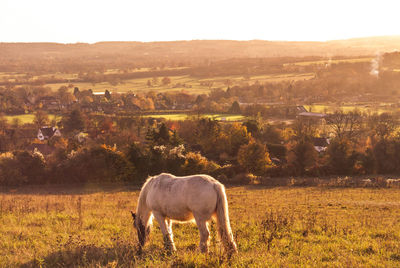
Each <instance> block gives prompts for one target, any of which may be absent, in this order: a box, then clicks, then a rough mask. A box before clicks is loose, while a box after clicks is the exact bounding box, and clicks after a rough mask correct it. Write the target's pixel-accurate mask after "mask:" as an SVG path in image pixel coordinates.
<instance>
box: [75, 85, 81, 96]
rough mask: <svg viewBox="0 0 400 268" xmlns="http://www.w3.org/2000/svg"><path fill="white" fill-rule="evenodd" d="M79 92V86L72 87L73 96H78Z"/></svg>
mask: <svg viewBox="0 0 400 268" xmlns="http://www.w3.org/2000/svg"><path fill="white" fill-rule="evenodd" d="M79 93H80V91H79V88H78V87H75V88H74V96H75V97H76V98H78V97H79Z"/></svg>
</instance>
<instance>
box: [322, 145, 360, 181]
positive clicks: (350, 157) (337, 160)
mask: <svg viewBox="0 0 400 268" xmlns="http://www.w3.org/2000/svg"><path fill="white" fill-rule="evenodd" d="M353 148H354V146H352V144H351V143H350V141H348V140H347V139H344V138H343V139H335V140H333V141H332V142H331V143H330V144H329V147H328V150H327V156H328V166H329V169H330V172H331V174H336V175H349V174H352V173H353V168H354V164H355V163H356V158H357V157H356V156H357V154H356V153H355V152H354V150H353Z"/></svg>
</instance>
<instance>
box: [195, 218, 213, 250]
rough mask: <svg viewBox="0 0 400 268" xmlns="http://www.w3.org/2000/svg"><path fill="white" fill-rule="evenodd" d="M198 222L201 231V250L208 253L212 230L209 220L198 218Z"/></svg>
mask: <svg viewBox="0 0 400 268" xmlns="http://www.w3.org/2000/svg"><path fill="white" fill-rule="evenodd" d="M195 220H196V224H197V227H198V228H199V232H200V251H201V252H202V253H208V238H209V237H210V231H209V230H208V226H207V221H205V220H202V219H199V218H196V216H195Z"/></svg>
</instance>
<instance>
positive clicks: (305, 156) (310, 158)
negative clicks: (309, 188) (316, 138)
mask: <svg viewBox="0 0 400 268" xmlns="http://www.w3.org/2000/svg"><path fill="white" fill-rule="evenodd" d="M317 157H318V154H317V151H316V150H315V148H314V146H313V144H312V143H310V142H308V141H304V140H300V141H298V142H297V143H294V144H291V145H290V149H289V153H288V168H289V169H290V171H291V173H292V174H293V175H297V176H298V175H304V174H306V173H307V172H308V171H309V170H311V169H313V168H314V167H315V165H316V163H317Z"/></svg>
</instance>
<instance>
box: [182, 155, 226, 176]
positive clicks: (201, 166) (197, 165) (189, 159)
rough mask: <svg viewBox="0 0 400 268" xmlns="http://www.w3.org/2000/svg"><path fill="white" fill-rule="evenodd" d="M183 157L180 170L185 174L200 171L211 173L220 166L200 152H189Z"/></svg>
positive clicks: (198, 172)
mask: <svg viewBox="0 0 400 268" xmlns="http://www.w3.org/2000/svg"><path fill="white" fill-rule="evenodd" d="M185 158H186V159H185V163H184V164H183V166H182V172H183V173H184V174H186V175H189V174H200V173H206V174H211V173H213V172H214V171H216V170H217V169H218V168H219V167H220V166H219V165H218V164H216V163H215V162H213V161H209V160H208V159H207V158H205V157H204V156H202V155H201V154H200V153H193V152H189V153H187V154H186V155H185Z"/></svg>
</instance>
